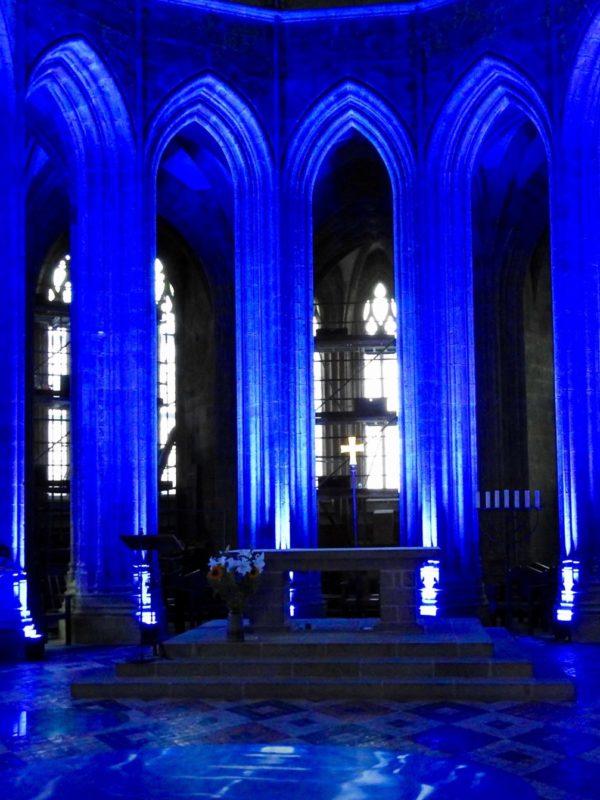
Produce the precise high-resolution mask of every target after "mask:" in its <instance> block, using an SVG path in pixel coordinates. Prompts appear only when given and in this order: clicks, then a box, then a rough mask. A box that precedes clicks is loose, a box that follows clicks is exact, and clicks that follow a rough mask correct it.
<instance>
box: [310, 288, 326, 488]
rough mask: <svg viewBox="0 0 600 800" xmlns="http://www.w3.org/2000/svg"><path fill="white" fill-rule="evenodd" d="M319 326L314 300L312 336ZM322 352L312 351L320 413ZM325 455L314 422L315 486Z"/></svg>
mask: <svg viewBox="0 0 600 800" xmlns="http://www.w3.org/2000/svg"><path fill="white" fill-rule="evenodd" d="M320 327H321V309H320V308H319V303H318V302H317V301H316V300H315V304H314V311H313V336H316V335H317V331H318V330H319V328H320ZM323 378H324V372H323V354H322V353H319V352H318V351H317V350H315V351H314V353H313V384H314V402H315V411H316V413H317V414H318V413H320V412H321V410H322V407H323V402H324V400H325V395H324V392H323ZM324 457H325V449H324V445H323V426H322V425H321V424H319V422H317V423H316V424H315V474H316V478H317V486H318V483H319V478H322V477H323V475H324V474H325V465H324V463H323V460H324Z"/></svg>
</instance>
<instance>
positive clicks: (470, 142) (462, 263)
mask: <svg viewBox="0 0 600 800" xmlns="http://www.w3.org/2000/svg"><path fill="white" fill-rule="evenodd" d="M511 114H512V115H515V117H516V119H518V120H528V121H530V122H531V123H532V124H533V126H534V128H535V130H536V131H537V134H538V136H539V137H540V140H541V142H542V145H543V148H544V151H545V153H546V158H547V160H548V163H549V165H550V162H551V144H550V143H551V134H550V122H549V118H548V114H547V111H546V107H545V104H544V101H543V99H542V97H541V95H540V94H539V93H538V91H537V90H536V89H535V87H534V86H533V85H532V83H531V82H530V81H529V80H528V79H527V77H526V76H525V75H523V74H522V73H521V72H519V71H518V70H517V69H516V68H515V67H514V66H513V65H511V64H509V63H508V62H506V61H503V60H500V59H498V58H495V57H493V56H489V55H488V56H485V57H483V58H482V59H481V60H480V61H479V62H478V63H477V64H475V66H474V67H473V68H472V69H471V70H470V71H469V73H468V74H467V75H466V76H465V77H464V78H463V80H462V81H461V82H460V83H459V84H458V85H457V86H456V87H455V89H454V90H453V92H452V95H451V97H450V98H449V100H448V102H447V104H446V106H445V107H444V108H443V109H442V111H441V113H440V115H439V117H438V119H437V121H436V124H435V127H434V129H433V132H432V136H431V139H430V142H429V146H428V150H427V181H428V189H429V193H428V198H429V202H430V206H429V209H428V218H429V227H428V230H429V232H430V236H429V237H428V245H429V255H428V271H429V275H428V284H429V287H430V292H431V301H432V302H431V313H432V317H431V319H430V320H429V324H430V326H433V329H434V330H435V331H436V334H435V339H436V341H438V342H440V348H439V352H438V356H437V360H436V359H434V362H432V364H431V365H430V368H431V369H433V370H434V374H437V375H445V379H444V380H443V381H441V387H440V388H441V391H442V393H443V395H444V394H445V396H443V402H442V403H441V404H440V405H439V408H441V409H442V414H440V415H436V416H435V417H432V419H431V420H429V427H430V429H431V431H432V432H433V438H432V440H431V446H432V447H433V451H432V453H431V455H430V459H429V463H430V464H432V465H433V464H437V465H438V466H437V467H435V469H434V472H433V473H432V474H431V475H430V481H431V486H432V496H435V498H436V501H435V504H434V506H432V516H433V517H435V519H432V525H436V526H438V525H440V546H442V547H443V548H444V550H445V552H446V554H447V562H448V566H449V568H450V569H451V570H452V571H453V572H454V574H455V576H458V575H461V577H464V575H465V574H467V575H468V576H469V581H470V582H471V586H470V590H471V591H470V593H471V599H472V601H473V604H472V607H474V606H476V605H477V602H478V601H477V596H478V594H479V593H480V589H479V574H480V572H479V570H480V566H479V545H478V527H477V515H476V509H475V491H476V488H477V458H476V408H475V406H476V398H475V363H474V308H473V270H472V253H471V248H472V245H471V240H472V233H471V186H472V180H473V172H474V167H475V164H476V161H477V158H478V156H479V154H480V152H481V149H482V145H483V144H484V142H485V140H486V138H487V137H488V135H489V134H490V133H491V131H492V130H493V128H494V126H495V125H496V124H498V123H499V120H500V118H501V117H503V116H504V115H511ZM468 594H469V591H468V590H467V588H466V587H464V586H463V596H465V597H466V596H468Z"/></svg>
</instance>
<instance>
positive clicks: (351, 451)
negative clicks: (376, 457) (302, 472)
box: [340, 436, 365, 547]
mask: <svg viewBox="0 0 600 800" xmlns="http://www.w3.org/2000/svg"><path fill="white" fill-rule="evenodd" d="M340 452H341V453H342V454H343V455H346V454H348V460H349V461H350V483H351V486H352V533H353V536H354V546H355V547H358V508H357V505H356V456H357V454H358V453H364V452H365V446H364V444H362V443H361V444H358V442H357V441H356V436H349V437H348V444H343V445H342V446H341V447H340Z"/></svg>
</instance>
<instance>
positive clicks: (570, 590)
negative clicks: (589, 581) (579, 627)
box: [556, 558, 579, 623]
mask: <svg viewBox="0 0 600 800" xmlns="http://www.w3.org/2000/svg"><path fill="white" fill-rule="evenodd" d="M560 583H561V588H560V600H559V604H558V606H557V608H556V621H557V622H561V623H571V622H573V617H574V615H575V610H576V609H575V598H576V596H577V590H578V586H579V561H575V560H574V559H571V558H568V559H565V560H564V561H563V562H562V565H561V568H560Z"/></svg>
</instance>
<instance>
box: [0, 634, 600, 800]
mask: <svg viewBox="0 0 600 800" xmlns="http://www.w3.org/2000/svg"><path fill="white" fill-rule="evenodd" d="M529 645H530V647H531V648H532V650H533V651H534V654H535V655H537V657H538V659H542V660H545V661H549V660H550V661H553V662H555V663H557V664H559V665H561V666H562V667H563V669H568V670H569V671H570V673H571V674H574V675H575V676H576V679H577V686H578V699H577V701H576V702H575V703H550V702H540V703H527V702H525V703H524V702H515V701H504V702H499V703H475V702H473V703H457V702H442V701H436V702H429V703H428V702H423V701H413V702H404V703H396V702H391V701H377V702H374V701H363V702H355V701H353V700H351V699H348V700H345V701H340V700H335V701H334V700H331V701H319V702H313V701H306V700H305V701H297V700H285V701H282V700H272V701H271V700H254V701H244V702H235V701H207V700H196V701H191V702H186V701H168V702H164V701H151V702H148V701H142V700H129V701H122V700H119V701H115V700H107V701H92V702H90V701H77V702H74V701H72V700H71V698H70V694H69V685H70V682H71V681H72V680H75V679H76V678H80V677H83V676H84V675H86V674H88V673H89V672H90V671H91V670H94V669H97V668H98V667H106V666H107V665H111V664H113V663H114V662H115V661H117V660H122V659H123V658H125V657H127V656H130V657H131V656H132V653H131V651H130V650H128V649H126V648H120V649H109V648H104V649H100V648H94V649H91V648H81V647H74V648H70V649H69V648H64V647H54V648H49V649H48V651H47V658H46V660H45V661H42V662H39V663H25V664H21V665H8V664H6V665H0V691H1V695H0V770H1V771H2V776H3V777H2V794H1V796H2V798H7V800H22V798H23V800H24V798H27V800H35V798H40V800H41V798H44V800H46V799H47V798H51V797H52V796H53V795H52V791H55V792H56V793H55V795H54V796H56V797H60V800H71V798H75V797H76V798H77V800H80V798H83V800H94V799H95V798H112V797H117V798H118V797H128V798H133V799H134V800H135V798H136V797H138V796H139V797H140V798H141V797H144V798H145V800H154V798H158V797H161V798H165V797H169V798H174V800H178V798H188V797H209V798H210V797H217V796H218V797H224V798H234V800H235V799H236V798H240V799H242V798H243V799H244V800H245V798H249V797H250V795H252V796H253V800H254V798H256V800H259V799H260V798H262V797H264V796H267V795H270V794H271V793H272V792H271V789H270V788H269V787H270V786H271V784H270V783H269V781H272V780H275V782H276V783H275V784H274V785H275V786H276V789H277V795H276V796H278V797H279V796H282V797H285V800H295V798H296V797H300V796H302V797H303V798H308V800H320V799H321V798H323V799H325V798H327V799H329V798H332V800H368V799H369V798H371V797H375V795H376V796H377V798H378V799H379V800H387V798H394V800H396V799H397V798H402V800H440V799H443V800H449V799H450V798H455V797H459V796H460V798H461V800H463V798H464V800H466V798H467V797H468V798H469V800H470V799H471V798H477V797H479V796H481V797H484V796H485V797H486V800H493V799H494V798H495V797H502V798H506V797H512V798H514V800H529V797H535V796H536V795H535V792H537V796H539V797H541V798H545V800H596V799H597V797H598V786H600V698H599V697H598V690H597V687H598V685H599V684H598V680H599V678H600V647H599V646H596V645H568V644H557V643H553V642H551V641H548V642H544V641H541V640H531V641H530V642H529ZM289 748H293V749H289ZM292 763H293V764H296V765H300V768H299V770H298V768H295V769H293V770H292V769H291V768H290V766H289V765H290V764H292ZM282 764H285V765H286V766H285V772H286V773H287V772H289V773H290V774H291V776H292V777H291V778H290V780H289V781H287V782H285V781H283V777H282V775H283V773H282V770H281V765H282ZM119 765H120V766H119ZM257 765H260V768H259V767H258V766H257ZM461 765H463V766H461ZM298 775H302V780H298ZM106 776H110V779H109V778H107V777H106ZM165 776H166V777H165ZM273 776H275V777H273ZM517 779H522V780H523V781H524V783H522V784H521V786H519V788H518V790H517V789H515V788H514V786H510V785H509V784H510V783H511V781H513V780H517ZM165 780H168V781H170V784H169V785H168V786H167V785H166V784H165V783H164V781H165ZM111 781H112V782H111ZM78 782H79V783H78ZM261 782H262V784H261ZM259 784H260V788H259ZM109 786H112V788H111V789H109ZM467 786H469V788H468V790H467V788H466V787H467ZM140 787H143V792H142V793H141V794H140V791H141V788H140ZM478 787H479V788H478ZM524 787H529V789H526V788H524ZM192 788H193V789H194V793H193V794H190V792H191V791H192ZM484 789H485V793H483V792H484ZM51 790H52V791H51ZM479 790H481V791H480V794H477V791H479ZM532 790H533V791H534V794H531V791H532ZM69 792H71V794H69ZM119 792H120V794H119ZM136 792H137V794H136ZM185 792H187V794H186V793H185ZM527 792H529V794H527ZM311 795H312V796H311Z"/></svg>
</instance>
